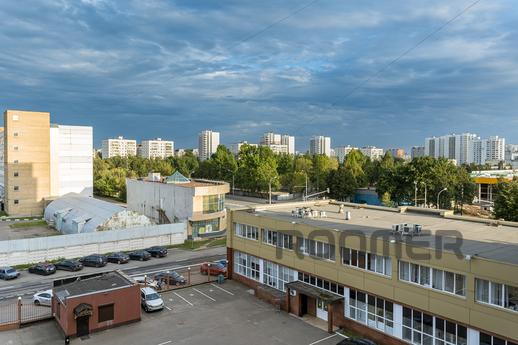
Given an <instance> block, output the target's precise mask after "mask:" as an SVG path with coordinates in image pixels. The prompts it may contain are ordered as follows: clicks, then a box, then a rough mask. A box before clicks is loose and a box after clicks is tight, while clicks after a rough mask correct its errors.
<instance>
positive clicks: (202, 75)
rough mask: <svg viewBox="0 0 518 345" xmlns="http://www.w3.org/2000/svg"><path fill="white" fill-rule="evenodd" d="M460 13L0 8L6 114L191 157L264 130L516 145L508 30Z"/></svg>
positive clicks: (76, 4) (276, 5)
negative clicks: (482, 139)
mask: <svg viewBox="0 0 518 345" xmlns="http://www.w3.org/2000/svg"><path fill="white" fill-rule="evenodd" d="M469 3H470V2H469V1H455V2H452V1H419V2H415V1H391V2H390V3H389V2H379V1H359V0H357V1H347V2H343V1H325V0H322V1H319V2H317V3H315V4H314V5H313V6H311V7H309V8H307V9H305V10H303V11H301V12H299V13H297V14H295V15H293V16H292V17H290V18H288V19H287V20H285V21H283V22H282V23H279V24H278V25H276V26H274V27H272V28H271V29H269V30H267V31H265V32H263V33H261V34H260V35H258V36H256V37H253V38H252V39H249V40H246V41H245V42H242V43H240V44H238V42H241V41H242V40H243V39H244V38H247V37H250V36H249V35H250V34H251V33H254V32H258V31H259V30H261V29H262V28H264V27H266V26H268V25H269V24H271V23H274V22H275V21H277V20H278V19H279V18H283V17H285V16H287V15H289V14H290V13H292V12H293V11H296V10H297V9H298V8H300V7H301V6H302V5H303V4H304V3H303V2H300V1H283V2H278V1H260V2H257V1H243V0H241V1H224V2H216V1H195V2H193V1H165V0H164V1H149V0H147V1H108V0H104V1H103V0H83V1H72V0H70V1H67V0H61V1H57V0H56V1H34V2H31V1H24V2H14V1H4V2H2V3H1V4H0V13H1V14H2V18H3V23H2V29H1V30H0V44H1V45H2V47H3V51H2V54H0V95H1V96H0V97H1V98H0V105H1V106H2V108H4V109H6V108H19V109H33V110H47V111H51V112H52V114H53V121H55V122H60V123H65V124H89V125H93V126H94V127H95V128H94V130H95V140H96V144H97V145H98V144H99V142H100V140H101V139H102V138H105V137H111V136H116V135H124V136H127V137H134V138H137V139H141V138H149V137H155V136H156V137H162V138H169V139H173V140H175V141H176V142H177V146H178V147H182V146H194V145H195V144H196V134H197V133H198V132H199V131H200V130H202V129H205V128H212V129H215V130H219V131H221V132H222V141H223V142H224V143H230V142H234V141H238V140H249V141H257V138H258V136H259V135H260V134H261V133H262V132H264V131H269V130H275V131H278V132H287V133H291V134H294V135H296V136H297V140H298V143H297V146H298V149H300V150H305V149H306V146H307V143H306V142H307V140H308V137H309V136H310V135H312V134H325V135H330V136H332V137H333V145H338V144H352V145H367V144H374V145H378V146H383V147H388V146H407V147H408V146H411V145H414V144H421V143H422V142H423V138H424V137H425V136H429V135H440V134H446V133H449V132H461V131H469V132H475V133H478V134H479V135H482V136H488V135H501V136H506V137H507V139H508V141H511V142H512V141H515V142H518V134H517V131H516V130H515V128H516V125H518V115H517V112H516V109H517V108H518V98H517V97H516V89H517V86H518V62H517V61H518V48H517V47H518V44H517V43H518V36H517V31H516V30H517V29H516V25H515V24H514V23H515V22H516V20H517V19H518V14H516V11H513V7H512V3H511V1H491V2H484V1H482V2H480V3H479V4H477V5H476V6H475V7H473V8H472V9H471V10H469V11H468V12H467V13H465V14H464V15H462V16H461V17H460V18H459V19H458V20H456V21H455V22H453V23H452V24H451V25H449V26H448V27H447V28H446V29H444V30H443V31H441V32H440V33H439V34H437V35H436V36H434V37H433V38H432V39H430V40H428V41H427V42H425V43H424V44H423V45H422V46H420V47H418V48H417V49H415V50H414V51H412V52H411V53H410V54H408V55H407V56H405V57H404V58H402V59H401V60H400V61H399V62H398V63H396V64H394V65H392V66H391V67H390V68H388V69H387V70H385V71H384V72H383V73H381V74H380V75H379V76H377V77H375V78H372V79H370V80H369V82H368V83H365V84H364V85H363V86H362V87H361V88H358V89H357V90H356V91H355V92H354V93H352V94H351V90H355V89H356V88H357V86H358V85H360V84H362V82H363V81H364V80H365V79H366V78H369V77H371V76H373V75H375V74H376V73H377V71H379V70H380V69H381V68H383V66H386V65H387V64H388V63H389V62H390V61H391V60H392V59H394V58H395V57H397V56H398V55H400V54H401V53H402V52H403V51H405V50H406V49H408V48H409V47H411V46H413V45H414V44H416V43H417V42H418V41H419V40H421V39H422V38H423V37H425V36H426V35H427V34H428V33H430V32H432V31H433V30H435V29H436V28H437V27H439V26H440V25H442V24H443V23H445V22H446V21H448V20H449V19H451V18H452V17H453V16H455V15H456V14H457V13H458V12H459V11H461V10H462V9H463V8H465V7H466V6H467V5H468V4H469Z"/></svg>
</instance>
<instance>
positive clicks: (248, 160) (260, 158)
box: [94, 145, 518, 219]
mask: <svg viewBox="0 0 518 345" xmlns="http://www.w3.org/2000/svg"><path fill="white" fill-rule="evenodd" d="M477 168H478V167H475V166H455V165H454V164H453V163H452V162H450V161H448V160H446V159H434V158H431V157H422V158H416V159H414V160H412V161H410V162H406V161H404V160H402V159H399V158H394V157H392V155H391V154H390V152H387V153H386V154H385V155H384V156H383V157H382V158H381V159H380V160H374V161H373V160H370V159H369V158H368V157H366V156H364V155H363V154H362V153H361V152H360V151H357V150H354V151H351V152H350V153H349V154H348V155H347V156H346V158H345V160H344V162H343V163H339V162H338V161H337V160H336V159H335V158H330V157H327V156H325V155H313V156H312V155H309V154H306V155H297V156H293V155H282V154H281V155H277V154H274V153H273V152H272V151H271V150H270V149H269V148H268V147H263V146H259V147H257V146H250V145H244V146H242V148H241V151H240V152H239V154H238V155H237V157H236V156H234V155H233V154H232V153H231V152H230V151H229V150H228V149H227V148H226V147H225V146H223V145H220V146H219V147H218V149H217V151H216V153H215V154H213V155H212V157H211V158H210V159H208V160H205V161H202V162H200V161H199V160H198V159H197V158H196V157H195V156H194V155H193V154H192V153H191V152H187V153H186V154H185V155H184V156H182V157H170V158H167V159H145V158H141V157H129V158H120V157H115V158H110V159H106V160H102V159H100V158H96V159H95V161H94V192H95V193H96V194H98V195H104V196H108V197H114V198H118V199H121V200H124V199H125V193H126V191H125V178H126V177H130V178H135V177H141V176H146V175H147V174H148V173H149V172H159V173H161V174H162V175H164V176H167V175H170V174H172V173H173V172H174V171H176V170H178V171H179V172H181V173H182V174H183V175H185V176H187V177H191V176H192V177H198V178H208V179H215V180H224V181H228V182H229V183H231V184H232V186H233V187H236V188H239V189H241V190H245V191H249V192H255V193H261V192H267V191H268V190H269V188H270V187H271V188H272V190H284V191H288V192H291V193H302V192H307V193H311V192H319V191H324V190H326V189H327V188H329V191H330V193H329V194H330V197H332V198H335V199H338V200H348V199H349V198H351V197H352V196H353V195H354V194H355V191H356V190H357V189H358V188H364V187H375V188H376V191H377V193H378V195H379V197H380V199H381V200H382V202H383V203H384V204H385V205H387V206H396V205H400V204H414V202H415V201H416V199H417V202H418V203H419V204H426V205H427V206H430V207H432V206H435V207H436V206H437V202H439V203H440V205H439V207H440V208H445V209H449V208H452V207H453V208H455V209H457V210H461V209H462V205H463V204H465V203H471V202H472V200H473V198H474V197H475V194H476V185H475V184H474V183H473V181H472V179H471V178H470V175H469V173H470V171H471V170H475V169H477ZM517 183H518V182H517ZM306 187H307V190H306ZM498 191H500V192H498V193H499V194H498V195H499V197H497V200H496V201H495V203H499V202H501V203H503V204H504V205H505V206H500V205H499V206H496V204H495V216H497V217H499V218H506V219H510V215H509V212H508V211H503V210H506V209H509V208H512V207H513V205H514V207H515V208H514V212H513V211H511V213H514V214H515V215H516V214H517V213H518V211H516V210H518V208H516V205H518V204H517V203H518V196H516V195H517V193H518V187H516V186H515V185H514V184H513V183H511V184H510V186H508V185H507V184H505V183H502V184H500V185H499V187H498ZM439 192H440V193H441V196H440V199H439V201H438V200H437V195H438V194H439ZM500 195H501V197H500ZM513 202H514V204H513ZM497 210H498V211H497ZM501 210H502V211H501ZM502 215H504V216H503V217H502ZM516 217H518V215H516Z"/></svg>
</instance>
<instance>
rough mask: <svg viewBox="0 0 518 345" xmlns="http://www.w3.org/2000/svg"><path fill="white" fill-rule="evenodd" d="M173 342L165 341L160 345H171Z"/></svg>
mask: <svg viewBox="0 0 518 345" xmlns="http://www.w3.org/2000/svg"><path fill="white" fill-rule="evenodd" d="M172 342H173V341H172V340H168V341H164V342H163V343H160V344H158V345H165V344H171V343H172Z"/></svg>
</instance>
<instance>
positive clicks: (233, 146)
mask: <svg viewBox="0 0 518 345" xmlns="http://www.w3.org/2000/svg"><path fill="white" fill-rule="evenodd" d="M243 145H249V146H257V144H250V143H249V142H248V141H246V140H245V141H240V142H238V143H234V144H230V146H229V151H230V153H232V154H233V155H234V156H237V155H238V154H239V151H240V150H241V147H242V146H243Z"/></svg>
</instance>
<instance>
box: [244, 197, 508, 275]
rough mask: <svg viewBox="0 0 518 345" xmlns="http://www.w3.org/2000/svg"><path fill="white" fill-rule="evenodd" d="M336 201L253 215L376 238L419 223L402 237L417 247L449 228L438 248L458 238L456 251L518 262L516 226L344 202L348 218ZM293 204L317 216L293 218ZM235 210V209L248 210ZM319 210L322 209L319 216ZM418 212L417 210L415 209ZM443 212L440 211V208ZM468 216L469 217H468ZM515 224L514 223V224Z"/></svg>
mask: <svg viewBox="0 0 518 345" xmlns="http://www.w3.org/2000/svg"><path fill="white" fill-rule="evenodd" d="M339 204H340V203H335V202H329V201H324V202H312V203H309V202H306V203H299V204H298V205H297V204H284V205H283V204H278V205H275V206H274V207H268V206H267V207H264V206H258V207H257V209H256V210H255V213H256V214H257V216H259V217H261V216H264V217H268V218H273V219H277V220H281V221H286V222H295V223H302V224H307V225H310V226H313V227H315V228H320V229H329V230H335V231H351V232H352V231H361V232H362V233H364V234H365V235H367V236H370V235H372V234H373V233H374V232H377V235H378V236H379V237H383V238H387V239H394V236H393V235H392V225H394V224H403V223H408V224H419V225H422V229H423V230H422V233H421V235H420V236H414V237H413V238H412V237H410V236H403V237H402V238H401V239H399V238H398V241H403V242H405V243H407V244H411V245H414V246H419V247H427V248H435V247H436V240H437V239H438V238H439V237H438V236H437V231H452V232H451V233H447V234H441V235H442V237H443V239H442V240H443V245H439V243H441V242H437V244H438V247H439V248H441V247H442V248H443V249H444V250H446V249H445V247H444V245H445V244H447V243H453V242H454V241H455V240H456V239H458V238H461V239H462V241H461V246H460V250H461V253H462V254H463V255H470V256H478V257H482V258H486V259H490V260H494V261H499V262H507V263H511V264H516V265H518V255H517V253H518V227H517V226H513V225H514V224H512V223H511V222H503V223H505V224H506V225H498V226H495V224H494V222H493V223H492V224H491V223H490V222H484V221H483V220H482V219H479V220H478V221H473V220H474V219H472V218H471V219H470V218H468V217H461V216H453V215H446V216H442V215H440V214H439V213H438V211H437V210H430V209H420V210H419V209H416V208H408V209H407V210H406V212H398V210H397V209H392V210H390V209H388V208H383V207H368V206H364V205H358V206H356V207H355V206H354V205H352V204H349V203H348V204H344V212H347V211H350V212H351V219H350V220H346V219H345V215H344V214H343V213H339ZM297 207H309V208H310V209H312V210H315V211H317V212H316V213H317V214H318V216H317V217H302V218H299V217H294V216H292V211H293V210H294V209H296V208H297ZM249 211H250V210H239V211H237V212H249ZM320 211H323V212H325V216H324V217H320ZM419 211H420V212H419ZM443 212H444V211H443ZM468 219H470V220H468ZM515 224H516V223H515Z"/></svg>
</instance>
